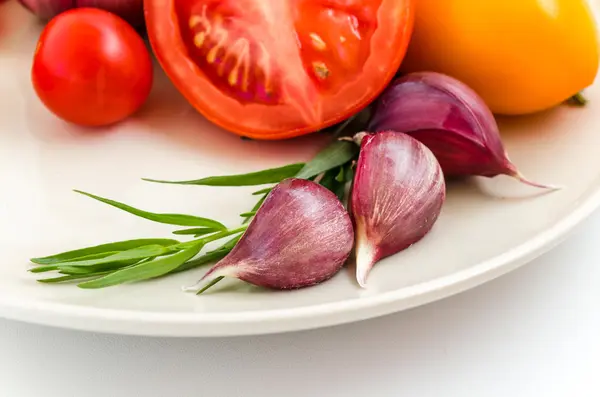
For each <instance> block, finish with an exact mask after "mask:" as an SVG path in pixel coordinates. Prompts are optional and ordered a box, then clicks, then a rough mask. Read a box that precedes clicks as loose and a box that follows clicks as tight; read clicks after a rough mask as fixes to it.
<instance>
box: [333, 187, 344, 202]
mask: <svg viewBox="0 0 600 397" xmlns="http://www.w3.org/2000/svg"><path fill="white" fill-rule="evenodd" d="M333 193H334V194H335V195H336V196H337V198H338V199H339V200H340V201H341V202H342V203H343V202H344V198H345V197H346V182H342V183H340V182H337V183H336V184H335V186H334V188H333Z"/></svg>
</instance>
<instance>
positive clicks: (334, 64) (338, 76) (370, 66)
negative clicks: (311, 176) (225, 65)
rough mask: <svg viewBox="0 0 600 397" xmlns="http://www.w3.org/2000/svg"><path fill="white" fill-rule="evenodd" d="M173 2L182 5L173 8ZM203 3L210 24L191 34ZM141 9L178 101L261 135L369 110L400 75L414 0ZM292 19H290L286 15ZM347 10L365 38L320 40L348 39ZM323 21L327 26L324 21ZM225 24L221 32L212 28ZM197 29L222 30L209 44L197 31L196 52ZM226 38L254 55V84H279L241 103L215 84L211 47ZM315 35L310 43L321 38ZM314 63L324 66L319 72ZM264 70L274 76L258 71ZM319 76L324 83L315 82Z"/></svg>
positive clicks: (217, 0)
mask: <svg viewBox="0 0 600 397" xmlns="http://www.w3.org/2000/svg"><path fill="white" fill-rule="evenodd" d="M180 4H186V7H187V9H184V10H183V11H182V10H181V9H178V7H182V6H181V5H180ZM328 7H331V9H329V8H328ZM207 8H208V9H209V12H208V14H207V15H208V17H207V21H208V22H206V23H207V24H209V23H210V26H208V27H205V29H204V30H196V31H192V32H190V29H191V27H192V25H194V23H193V19H192V17H198V16H205V15H203V12H205V11H206V9H207ZM144 9H145V15H146V26H147V30H148V37H149V40H150V43H151V45H152V49H153V51H154V54H155V56H156V58H157V59H158V61H159V63H160V64H161V66H162V68H163V69H164V71H165V72H166V74H167V76H168V77H169V78H170V80H171V81H172V82H173V84H174V85H175V86H176V87H177V89H178V90H179V91H180V92H181V93H182V94H183V95H184V97H185V98H186V99H187V100H188V101H189V102H190V103H191V104H192V106H194V107H195V108H196V110H197V111H198V112H200V113H201V114H203V115H204V116H205V117H206V118H207V119H209V120H210V121H212V122H213V123H215V124H217V125H219V126H221V127H222V128H224V129H225V130H228V131H230V132H233V133H235V134H237V135H240V136H245V137H250V138H254V139H260V140H279V139H287V138H292V137H296V136H300V135H305V134H309V133H312V132H315V131H317V130H319V129H322V128H325V127H327V126H330V125H333V124H335V123H337V122H340V121H342V120H344V119H346V118H347V117H349V116H351V115H352V114H354V113H356V112H358V111H360V110H361V109H363V108H364V107H365V106H367V105H368V104H369V103H370V102H372V100H373V99H374V98H375V97H377V95H379V94H380V93H381V91H382V90H383V89H384V88H385V86H386V85H387V84H388V83H389V81H390V80H391V79H392V78H393V76H394V75H395V73H396V72H397V70H398V68H399V66H400V63H401V62H402V59H403V58H404V55H405V53H406V49H407V48H408V42H409V39H410V34H411V31H412V26H413V18H414V15H413V9H414V0H191V1H190V2H181V1H178V0H146V2H145V4H144ZM211 10H212V11H211ZM330 11H331V12H330ZM257 15H259V16H257ZM265 15H266V17H265ZM289 15H292V16H293V17H294V18H295V20H293V21H290V20H289V19H290V16H289ZM346 15H348V19H347V20H352V21H353V23H355V22H356V21H357V20H358V21H359V22H356V23H355V25H356V26H353V27H352V28H354V27H357V29H358V30H360V29H364V33H365V34H364V35H362V36H361V35H357V37H358V36H360V37H361V38H360V39H356V40H355V37H352V38H351V39H350V40H348V41H344V43H341V44H340V43H334V42H330V41H327V40H329V39H331V38H344V37H347V35H346V34H347V32H349V31H350V30H351V29H350V28H348V26H347V25H345V21H346V19H344V18H345V16H346ZM261 18H262V19H261ZM328 18H330V20H329V22H330V23H325V22H326V21H328ZM352 18H355V19H352ZM361 18H363V19H364V21H366V22H364V23H363V20H362V19H361ZM375 18H376V19H375ZM223 20H225V21H226V22H225V23H223V26H228V27H227V30H225V29H221V30H219V29H218V28H219V25H218V24H219V23H221V21H223ZM217 21H218V22H217ZM370 23H371V24H370ZM369 24H370V25H369ZM375 26H376V28H374V27H375ZM369 29H371V30H369ZM182 32H183V33H182ZM203 32H204V33H210V32H212V33H215V32H219V36H216V33H215V36H216V38H215V39H214V40H213V41H210V42H209V43H208V44H206V42H208V41H209V39H206V36H202V37H201V40H200V41H204V45H205V48H206V49H203V48H194V45H195V44H197V43H195V42H194V41H195V40H197V39H198V34H199V33H203ZM223 32H224V33H223ZM314 33H318V34H319V35H320V37H321V38H322V39H323V40H324V41H325V44H326V47H327V50H324V52H323V53H317V52H315V51H312V50H307V44H310V43H309V37H314V36H310V35H311V34H314ZM194 35H196V36H194ZM342 36H343V37H342ZM227 40H230V41H231V45H230V46H229V47H225V53H226V54H227V53H228V52H233V51H234V49H235V48H236V46H237V48H240V47H242V45H241V44H240V43H243V45H244V46H247V47H249V48H250V49H249V50H248V51H247V52H248V53H250V54H254V55H256V54H258V55H256V59H254V60H253V61H252V62H251V63H250V65H251V66H250V68H249V69H250V70H251V74H252V73H254V76H255V77H254V79H255V80H260V82H264V81H267V80H268V82H269V84H273V85H279V88H280V89H279V90H277V88H276V89H275V91H276V92H275V94H274V96H269V95H265V93H264V92H261V91H260V88H258V89H257V90H254V91H253V90H252V89H251V90H250V94H251V95H250V96H251V98H250V99H247V98H245V97H244V95H242V93H241V91H242V90H241V89H240V88H239V87H235V88H236V90H237V94H236V91H235V90H233V89H232V88H230V87H226V84H227V80H226V78H225V77H223V78H222V81H218V82H215V79H216V77H215V75H216V73H215V71H214V68H212V67H211V66H210V65H208V63H207V62H206V60H208V59H210V58H211V51H210V50H212V49H214V48H215V47H216V46H218V45H219V44H222V43H223V42H227ZM319 40H321V39H319ZM319 40H317V41H316V44H315V46H316V47H320V45H321V44H322V42H320V41H319ZM344 40H345V39H344ZM248 43H250V44H248ZM344 45H346V46H345V47H344ZM196 47H197V46H196ZM331 49H333V50H331ZM219 51H221V50H219ZM242 51H245V49H244V50H240V52H242ZM325 52H327V54H326V55H323V58H322V59H321V58H319V56H321V55H322V54H324V53H325ZM213 55H214V54H213ZM225 59H227V55H225ZM236 59H238V60H239V59H240V58H236ZM213 60H214V57H213ZM242 60H243V61H246V60H247V59H242ZM321 60H323V61H325V64H326V66H327V67H326V68H324V69H321V68H320V65H321V62H320V61H321ZM348 60H359V61H360V64H358V65H356V64H352V63H351V62H350V61H348ZM263 61H264V62H263ZM223 62H227V61H223ZM259 62H262V63H259ZM240 63H241V64H244V63H243V62H240ZM234 64H235V62H234ZM265 64H266V66H265ZM244 65H245V64H244ZM310 65H316V66H315V67H314V70H312V71H310V70H308V68H309V67H310ZM263 66H264V68H263ZM255 69H260V70H258V71H256V70H255ZM265 70H268V71H272V72H273V76H267V77H265V75H267V72H265ZM311 72H312V73H311ZM236 73H237V72H236ZM225 75H227V72H226V73H225ZM236 76H237V75H236ZM234 77H235V76H234ZM271 77H272V78H271ZM320 77H324V79H323V80H324V81H323V82H320V81H318V80H319V78H320ZM233 80H234V82H236V83H237V82H238V81H237V80H236V79H233ZM325 80H327V81H325ZM329 82H331V83H329ZM321 83H322V84H321ZM253 84H254V82H252V81H251V82H250V83H249V86H250V87H251V88H252V86H253ZM265 84H267V83H265ZM234 85H235V84H234ZM238 85H239V84H238ZM254 85H256V86H257V87H258V86H259V85H260V84H254ZM244 93H246V92H244ZM252 96H253V97H252Z"/></svg>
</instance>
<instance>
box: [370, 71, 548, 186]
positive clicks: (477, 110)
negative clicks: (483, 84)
mask: <svg viewBox="0 0 600 397" xmlns="http://www.w3.org/2000/svg"><path fill="white" fill-rule="evenodd" d="M388 130H392V131H398V132H403V133H406V134H409V135H411V136H412V137H414V138H416V139H418V140H419V141H421V142H422V143H423V144H425V146H427V147H428V148H429V149H430V150H431V151H432V152H433V154H435V156H436V158H437V159H438V161H439V162H440V164H441V166H442V169H443V170H444V175H446V176H447V177H456V176H469V175H478V176H485V177H494V176H497V175H508V176H511V177H514V178H516V179H518V180H519V181H521V182H523V183H525V184H527V185H531V186H535V187H539V188H548V189H557V187H555V186H550V185H542V184H539V183H536V182H532V181H529V180H527V179H526V178H525V177H524V176H523V174H521V173H520V172H519V171H518V170H517V167H516V166H515V165H514V164H513V163H511V162H510V160H509V159H508V155H507V153H506V151H505V149H504V146H503V145H502V141H501V138H500V132H499V130H498V125H497V123H496V120H495V119H494V116H493V114H492V112H491V111H490V110H489V108H488V107H487V105H486V104H485V102H484V101H483V99H482V98H481V97H480V96H479V95H478V94H477V93H475V91H473V90H472V89H471V88H469V87H468V86H467V85H465V84H464V83H462V82H460V81H458V80H456V79H454V78H452V77H449V76H446V75H444V74H440V73H434V72H418V73H411V74H407V75H405V76H403V77H401V78H399V79H397V80H395V81H394V82H392V83H391V84H390V86H389V87H388V88H387V89H386V90H385V91H384V93H383V94H382V95H381V97H380V98H379V99H378V101H377V104H376V108H375V112H374V116H373V118H372V120H371V122H370V124H369V131H375V132H377V131H388Z"/></svg>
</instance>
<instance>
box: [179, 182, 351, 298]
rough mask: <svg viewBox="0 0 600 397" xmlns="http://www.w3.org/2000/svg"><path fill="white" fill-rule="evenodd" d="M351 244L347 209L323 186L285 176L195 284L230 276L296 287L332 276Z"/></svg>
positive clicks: (275, 286) (195, 288)
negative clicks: (239, 235)
mask: <svg viewBox="0 0 600 397" xmlns="http://www.w3.org/2000/svg"><path fill="white" fill-rule="evenodd" d="M353 244H354V230H353V227H352V221H351V219H350V216H349V215H348V212H347V211H346V209H345V208H344V206H343V205H342V203H341V202H340V201H339V200H338V198H337V197H336V196H335V195H334V194H333V193H332V192H331V191H329V190H328V189H326V188H324V187H323V186H321V185H319V184H317V183H314V182H312V181H309V180H304V179H296V178H290V179H286V180H284V181H282V182H280V183H279V184H278V185H277V186H276V187H275V188H274V189H273V190H272V191H271V193H270V194H269V195H268V197H267V199H266V200H265V202H264V203H263V205H262V206H261V207H260V209H259V210H258V212H257V213H256V215H255V216H254V219H253V220H252V222H251V223H250V225H249V226H248V229H247V230H246V232H245V233H244V235H243V236H242V238H241V239H240V241H239V242H238V243H237V245H236V246H235V247H234V249H233V250H232V251H231V252H230V253H229V254H228V255H227V256H226V257H225V258H223V259H222V260H221V261H220V262H218V263H217V264H216V265H215V266H213V268H212V269H210V270H209V271H208V273H206V275H205V276H204V277H203V278H202V279H201V280H200V282H199V283H198V284H196V285H195V286H193V287H190V288H187V289H186V290H187V291H196V292H197V291H200V290H202V288H203V287H205V286H207V285H209V284H210V283H211V282H213V281H214V280H215V279H217V278H219V277H222V276H226V277H235V278H238V279H240V280H243V281H246V282H248V283H251V284H254V285H257V286H261V287H266V288H271V289H296V288H303V287H308V286H311V285H315V284H318V283H321V282H323V281H325V280H327V279H329V278H331V277H333V276H334V275H335V274H336V273H337V272H338V271H339V270H340V269H341V268H342V266H343V265H344V263H345V262H346V260H347V259H348V256H349V255H350V252H351V251H352V246H353Z"/></svg>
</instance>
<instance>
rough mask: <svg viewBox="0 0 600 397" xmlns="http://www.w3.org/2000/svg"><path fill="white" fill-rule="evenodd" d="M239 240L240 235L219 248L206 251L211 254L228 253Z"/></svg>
mask: <svg viewBox="0 0 600 397" xmlns="http://www.w3.org/2000/svg"><path fill="white" fill-rule="evenodd" d="M241 238H242V234H240V235H238V236H235V237H234V238H232V239H230V240H228V241H227V242H226V243H225V244H223V245H222V246H220V247H219V248H216V249H214V250H212V251H208V252H207V253H208V254H212V253H216V252H222V251H226V252H229V251H231V250H232V249H233V247H235V245H236V244H237V243H238V241H240V239H241Z"/></svg>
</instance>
